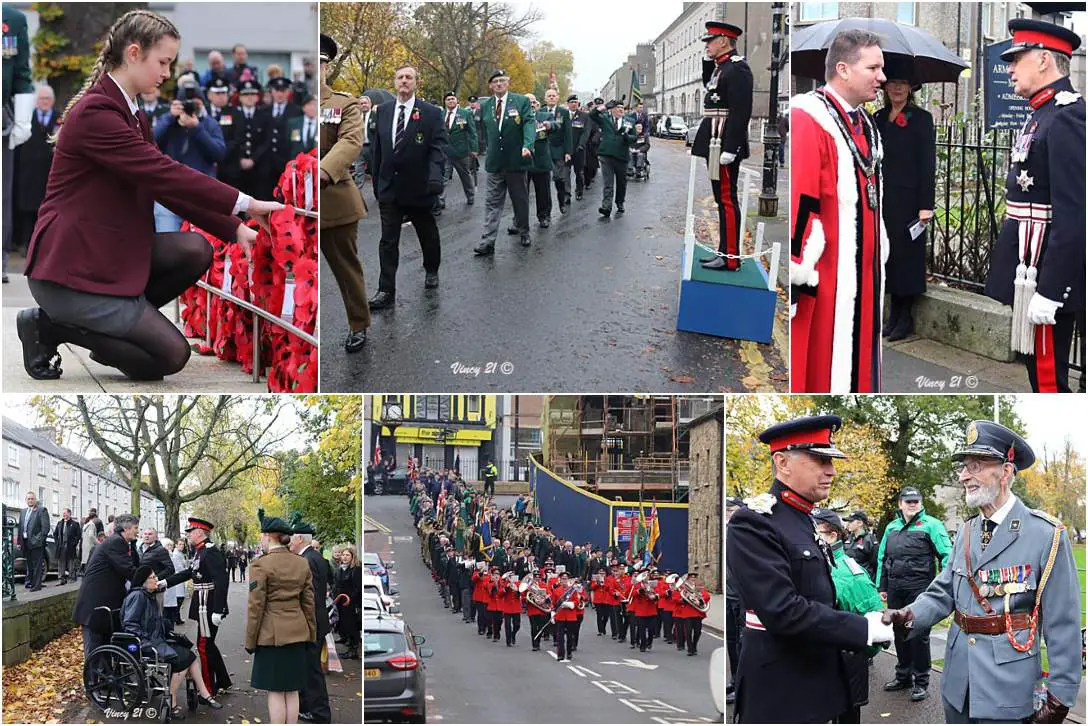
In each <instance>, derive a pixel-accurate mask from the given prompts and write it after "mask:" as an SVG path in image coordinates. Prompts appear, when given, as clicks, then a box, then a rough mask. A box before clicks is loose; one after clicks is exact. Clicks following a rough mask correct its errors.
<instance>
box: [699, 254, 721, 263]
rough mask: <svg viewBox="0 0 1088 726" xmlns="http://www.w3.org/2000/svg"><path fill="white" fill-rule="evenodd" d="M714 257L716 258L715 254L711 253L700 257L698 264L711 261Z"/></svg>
mask: <svg viewBox="0 0 1088 726" xmlns="http://www.w3.org/2000/svg"><path fill="white" fill-rule="evenodd" d="M716 259H718V256H717V255H711V256H710V257H700V258H699V264H703V263H705V262H713V261H714V260H716Z"/></svg>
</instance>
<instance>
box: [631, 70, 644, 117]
mask: <svg viewBox="0 0 1088 726" xmlns="http://www.w3.org/2000/svg"><path fill="white" fill-rule="evenodd" d="M640 103H642V91H640V90H639V88H638V71H636V70H635V69H634V68H632V69H631V107H632V108H633V107H635V106H637V105H638V104H640Z"/></svg>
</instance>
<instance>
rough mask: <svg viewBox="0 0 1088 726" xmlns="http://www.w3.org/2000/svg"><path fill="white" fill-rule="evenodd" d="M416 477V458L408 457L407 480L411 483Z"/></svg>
mask: <svg viewBox="0 0 1088 726" xmlns="http://www.w3.org/2000/svg"><path fill="white" fill-rule="evenodd" d="M418 476H419V475H418V474H417V473H416V458H415V457H414V456H409V457H408V478H409V479H410V480H412V481H415V480H416V479H417V478H418Z"/></svg>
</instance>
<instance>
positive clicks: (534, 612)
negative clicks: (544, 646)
mask: <svg viewBox="0 0 1088 726" xmlns="http://www.w3.org/2000/svg"><path fill="white" fill-rule="evenodd" d="M546 573H547V571H546V570H541V571H540V572H538V573H536V574H535V575H534V576H533V582H532V584H531V585H530V590H529V591H528V592H526V593H525V595H526V597H525V614H526V615H528V616H529V637H530V638H531V639H532V641H533V650H534V651H537V650H540V638H541V637H542V636H543V635H544V631H545V630H547V628H548V621H549V619H550V616H551V610H550V609H549V610H543V609H541V608H539V607H537V605H536V604H534V603H539V604H541V605H543V604H545V601H547V602H549V603H550V602H551V598H550V597H549V596H548V594H547V589H546V587H545V585H546V582H545V578H546V576H547V575H546ZM530 593H534V594H533V596H532V597H531V596H530Z"/></svg>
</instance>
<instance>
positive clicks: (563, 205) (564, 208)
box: [559, 204, 570, 214]
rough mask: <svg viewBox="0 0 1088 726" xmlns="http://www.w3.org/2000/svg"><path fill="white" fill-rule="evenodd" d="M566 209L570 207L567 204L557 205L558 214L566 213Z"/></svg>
mask: <svg viewBox="0 0 1088 726" xmlns="http://www.w3.org/2000/svg"><path fill="white" fill-rule="evenodd" d="M568 209H570V205H569V204H560V205H559V213H560V214H566V213H567V210H568Z"/></svg>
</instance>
